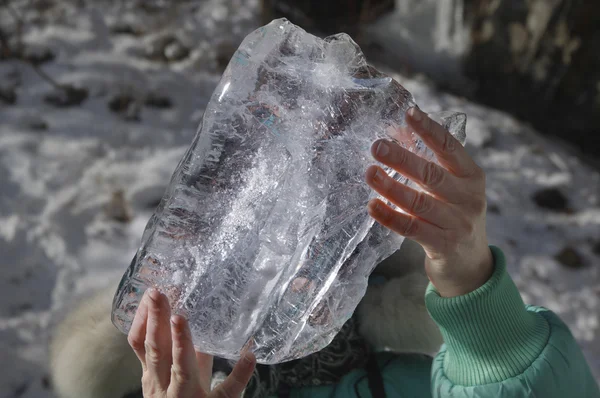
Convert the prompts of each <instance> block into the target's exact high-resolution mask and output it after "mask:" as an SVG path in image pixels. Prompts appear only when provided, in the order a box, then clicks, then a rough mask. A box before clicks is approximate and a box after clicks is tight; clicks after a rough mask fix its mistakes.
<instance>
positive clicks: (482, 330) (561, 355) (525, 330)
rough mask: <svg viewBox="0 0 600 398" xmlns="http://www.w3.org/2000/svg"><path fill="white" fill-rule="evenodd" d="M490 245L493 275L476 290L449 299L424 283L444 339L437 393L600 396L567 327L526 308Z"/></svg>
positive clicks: (435, 372) (435, 370)
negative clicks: (492, 258)
mask: <svg viewBox="0 0 600 398" xmlns="http://www.w3.org/2000/svg"><path fill="white" fill-rule="evenodd" d="M491 250H492V253H493V255H494V265H495V269H494V273H493V275H492V277H491V278H490V279H489V280H488V281H487V282H486V283H485V284H484V285H483V286H481V287H480V288H479V289H477V290H475V291H473V292H471V293H469V294H466V295H464V296H459V297H452V298H444V297H441V296H440V295H439V293H438V292H437V290H436V289H435V287H434V286H433V285H431V284H430V285H429V287H428V288H427V292H426V294H425V303H426V306H427V309H428V311H429V313H430V315H431V317H432V318H433V319H434V321H435V322H436V323H437V324H438V326H439V327H440V330H441V332H442V335H443V337H444V342H445V344H444V345H443V346H442V348H441V350H440V352H439V353H438V355H437V356H436V358H435V360H434V363H433V366H432V373H431V379H432V380H431V388H432V396H433V397H434V398H437V397H465V398H469V397H473V398H475V397H477V398H482V397H511V398H521V397H523V398H524V397H544V398H559V397H560V398H563V397H586V398H600V390H599V388H598V384H597V383H596V381H595V380H594V377H593V376H592V374H591V372H590V369H589V367H588V365H587V363H586V361H585V358H584V357H583V354H582V352H581V350H580V349H579V347H578V345H577V342H576V341H575V339H574V338H573V336H572V335H571V332H570V331H569V329H568V328H567V326H566V325H565V324H564V323H563V322H562V321H561V320H560V319H559V317H558V316H557V315H556V314H554V313H553V312H551V311H549V310H547V309H544V308H541V307H533V306H525V304H524V303H523V301H522V299H521V296H520V294H519V291H518V290H517V287H516V286H515V284H514V282H513V281H512V279H511V278H510V276H509V275H508V273H507V271H506V261H505V258H504V254H503V253H502V251H501V250H500V249H498V248H497V247H494V246H491Z"/></svg>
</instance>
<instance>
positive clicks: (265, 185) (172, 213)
mask: <svg viewBox="0 0 600 398" xmlns="http://www.w3.org/2000/svg"><path fill="white" fill-rule="evenodd" d="M413 106H416V104H415V101H414V99H413V97H412V95H411V94H410V93H409V92H408V91H407V90H406V89H405V88H404V87H402V86H401V85H400V84H399V83H398V82H396V81H395V80H393V79H392V78H390V77H388V76H387V75H385V74H383V73H381V72H379V71H378V70H376V69H375V68H373V67H371V66H369V65H368V64H367V62H366V59H365V57H364V55H363V53H362V51H361V50H360V48H359V47H358V45H357V44H356V43H355V42H354V41H353V40H352V39H351V38H350V36H348V35H346V34H338V35H334V36H330V37H328V38H325V39H320V38H317V37H315V36H313V35H311V34H308V33H306V32H305V31H304V30H302V29H301V28H299V27H297V26H295V25H293V24H292V23H290V22H289V21H287V20H285V19H278V20H274V21H273V22H271V23H270V24H268V25H267V26H265V27H262V28H259V29H258V30H256V31H254V32H253V33H251V34H250V35H248V36H247V37H246V38H245V39H244V41H243V42H242V44H241V45H240V47H239V48H238V49H237V51H236V52H235V53H234V55H233V57H232V58H231V61H230V63H229V65H228V66H227V68H226V70H225V72H224V73H223V77H222V79H221V81H220V82H219V84H218V86H217V88H216V89H215V92H214V93H213V95H212V97H211V100H210V101H209V103H208V105H207V107H206V111H205V113H204V118H203V121H202V124H201V127H200V128H199V130H198V133H197V135H196V137H195V138H194V140H193V142H192V144H191V146H190V147H189V149H188V151H187V152H186V154H185V155H184V156H183V158H182V160H181V161H180V163H179V165H178V167H177V168H176V170H175V172H174V174H173V177H172V179H171V182H170V184H169V187H168V188H167V190H166V192H165V194H164V196H163V198H162V200H161V201H160V203H159V205H158V207H157V208H156V210H155V212H154V214H153V215H152V217H151V218H150V220H149V222H148V224H147V226H146V229H145V231H144V234H143V236H142V243H141V246H140V248H139V250H138V252H137V254H136V255H135V257H134V258H133V260H132V262H131V264H130V266H129V268H128V269H127V271H126V272H125V274H124V276H123V279H122V281H121V283H120V285H119V289H118V291H117V293H116V295H115V299H114V302H113V311H112V320H113V323H114V324H115V325H116V326H117V328H118V329H119V330H121V331H122V332H124V333H127V332H128V330H129V328H130V326H131V321H132V320H133V317H134V315H135V311H136V309H137V305H138V303H139V300H140V299H141V297H142V295H143V293H144V291H145V290H146V289H147V288H148V287H150V286H152V287H155V288H157V289H159V290H160V291H162V292H163V293H164V294H166V295H167V297H168V298H169V301H170V303H171V307H172V310H173V312H175V313H179V314H182V315H184V316H186V317H187V319H188V320H189V321H190V326H191V330H192V336H193V341H194V344H195V346H196V347H197V348H198V349H199V350H200V351H203V352H207V353H210V354H213V355H215V356H218V357H222V358H226V359H236V358H239V356H240V352H241V351H242V349H243V348H244V347H250V348H251V349H252V351H253V352H254V354H255V355H256V357H257V360H258V361H259V362H260V363H264V364H273V363H279V362H284V361H289V360H292V359H296V358H300V357H303V356H306V355H308V354H311V353H312V352H315V351H318V350H320V349H321V348H323V347H325V346H326V345H327V344H329V343H330V342H331V340H332V339H333V337H334V336H335V335H336V333H337V332H338V331H339V330H340V328H341V327H342V325H343V324H344V323H345V322H346V321H347V320H348V319H349V318H350V316H351V315H352V313H353V312H354V310H355V308H356V306H357V305H358V303H359V301H360V299H361V297H362V296H363V295H364V294H365V291H366V288H367V281H368V277H369V275H370V273H371V271H372V270H373V268H374V267H375V265H376V264H378V263H379V262H380V261H381V260H383V259H385V258H386V257H388V256H389V255H391V254H392V253H394V252H395V251H396V250H397V249H399V248H400V245H401V243H402V241H403V238H402V237H401V236H400V235H398V234H396V233H393V232H391V231H390V230H388V229H385V228H384V227H382V226H381V225H380V224H378V223H376V222H375V221H374V220H373V218H372V217H370V216H369V214H368V213H367V210H366V205H367V202H368V201H369V200H370V199H371V198H374V197H377V196H378V195H377V194H376V193H375V192H374V191H373V190H372V189H370V188H369V187H368V185H367V184H366V182H365V181H364V174H365V170H366V169H367V167H368V166H369V165H371V164H372V163H373V162H374V160H373V158H372V156H371V154H370V147H371V145H372V144H373V142H374V141H375V140H377V139H379V138H386V139H390V140H395V141H396V142H397V143H398V144H400V145H402V146H403V147H405V148H406V149H408V150H410V151H412V152H414V153H416V154H417V155H419V156H422V157H423V158H425V159H428V160H432V161H433V160H434V156H433V153H432V152H431V151H430V150H429V149H428V148H427V147H426V146H425V145H424V144H423V142H422V141H421V140H420V139H418V137H417V136H416V135H415V134H414V133H412V132H411V131H409V130H408V129H406V123H405V119H404V117H405V112H406V111H407V110H408V109H409V108H411V107H413ZM434 118H436V119H437V120H439V121H441V122H442V123H443V125H444V126H445V127H446V128H447V129H449V130H450V131H451V132H452V133H453V134H454V136H455V137H456V138H457V139H458V140H459V141H460V142H461V143H463V144H464V141H465V126H466V116H465V115H464V114H460V113H439V114H437V115H434ZM386 171H387V173H388V174H389V175H390V176H391V177H392V178H394V179H396V180H397V181H399V182H400V183H403V184H409V185H411V186H414V185H413V184H412V183H410V182H409V181H408V180H407V179H406V178H405V177H403V176H401V175H400V174H398V173H397V172H395V171H394V170H392V169H390V168H386ZM415 188H417V187H416V186H415ZM417 189H418V188H417Z"/></svg>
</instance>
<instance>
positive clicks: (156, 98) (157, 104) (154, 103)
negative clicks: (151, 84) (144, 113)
mask: <svg viewBox="0 0 600 398" xmlns="http://www.w3.org/2000/svg"><path fill="white" fill-rule="evenodd" d="M144 105H146V106H149V107H151V108H161V109H168V108H171V107H172V106H173V103H172V102H171V99H170V98H169V97H166V96H164V95H160V94H156V93H150V94H148V95H147V96H146V99H145V100H144Z"/></svg>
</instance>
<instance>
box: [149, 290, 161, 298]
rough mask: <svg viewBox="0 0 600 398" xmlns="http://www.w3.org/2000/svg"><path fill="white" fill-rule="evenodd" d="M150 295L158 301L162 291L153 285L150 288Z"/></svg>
mask: <svg viewBox="0 0 600 398" xmlns="http://www.w3.org/2000/svg"><path fill="white" fill-rule="evenodd" d="M148 297H150V299H152V301H158V299H159V298H160V293H159V291H158V290H156V289H155V288H153V287H151V288H149V289H148Z"/></svg>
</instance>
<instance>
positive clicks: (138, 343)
mask: <svg viewBox="0 0 600 398" xmlns="http://www.w3.org/2000/svg"><path fill="white" fill-rule="evenodd" d="M127 342H128V343H129V346H130V347H131V348H133V350H134V351H136V352H141V351H143V350H144V342H143V341H142V340H140V339H139V338H137V337H134V336H133V335H131V334H130V335H129V336H127Z"/></svg>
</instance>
